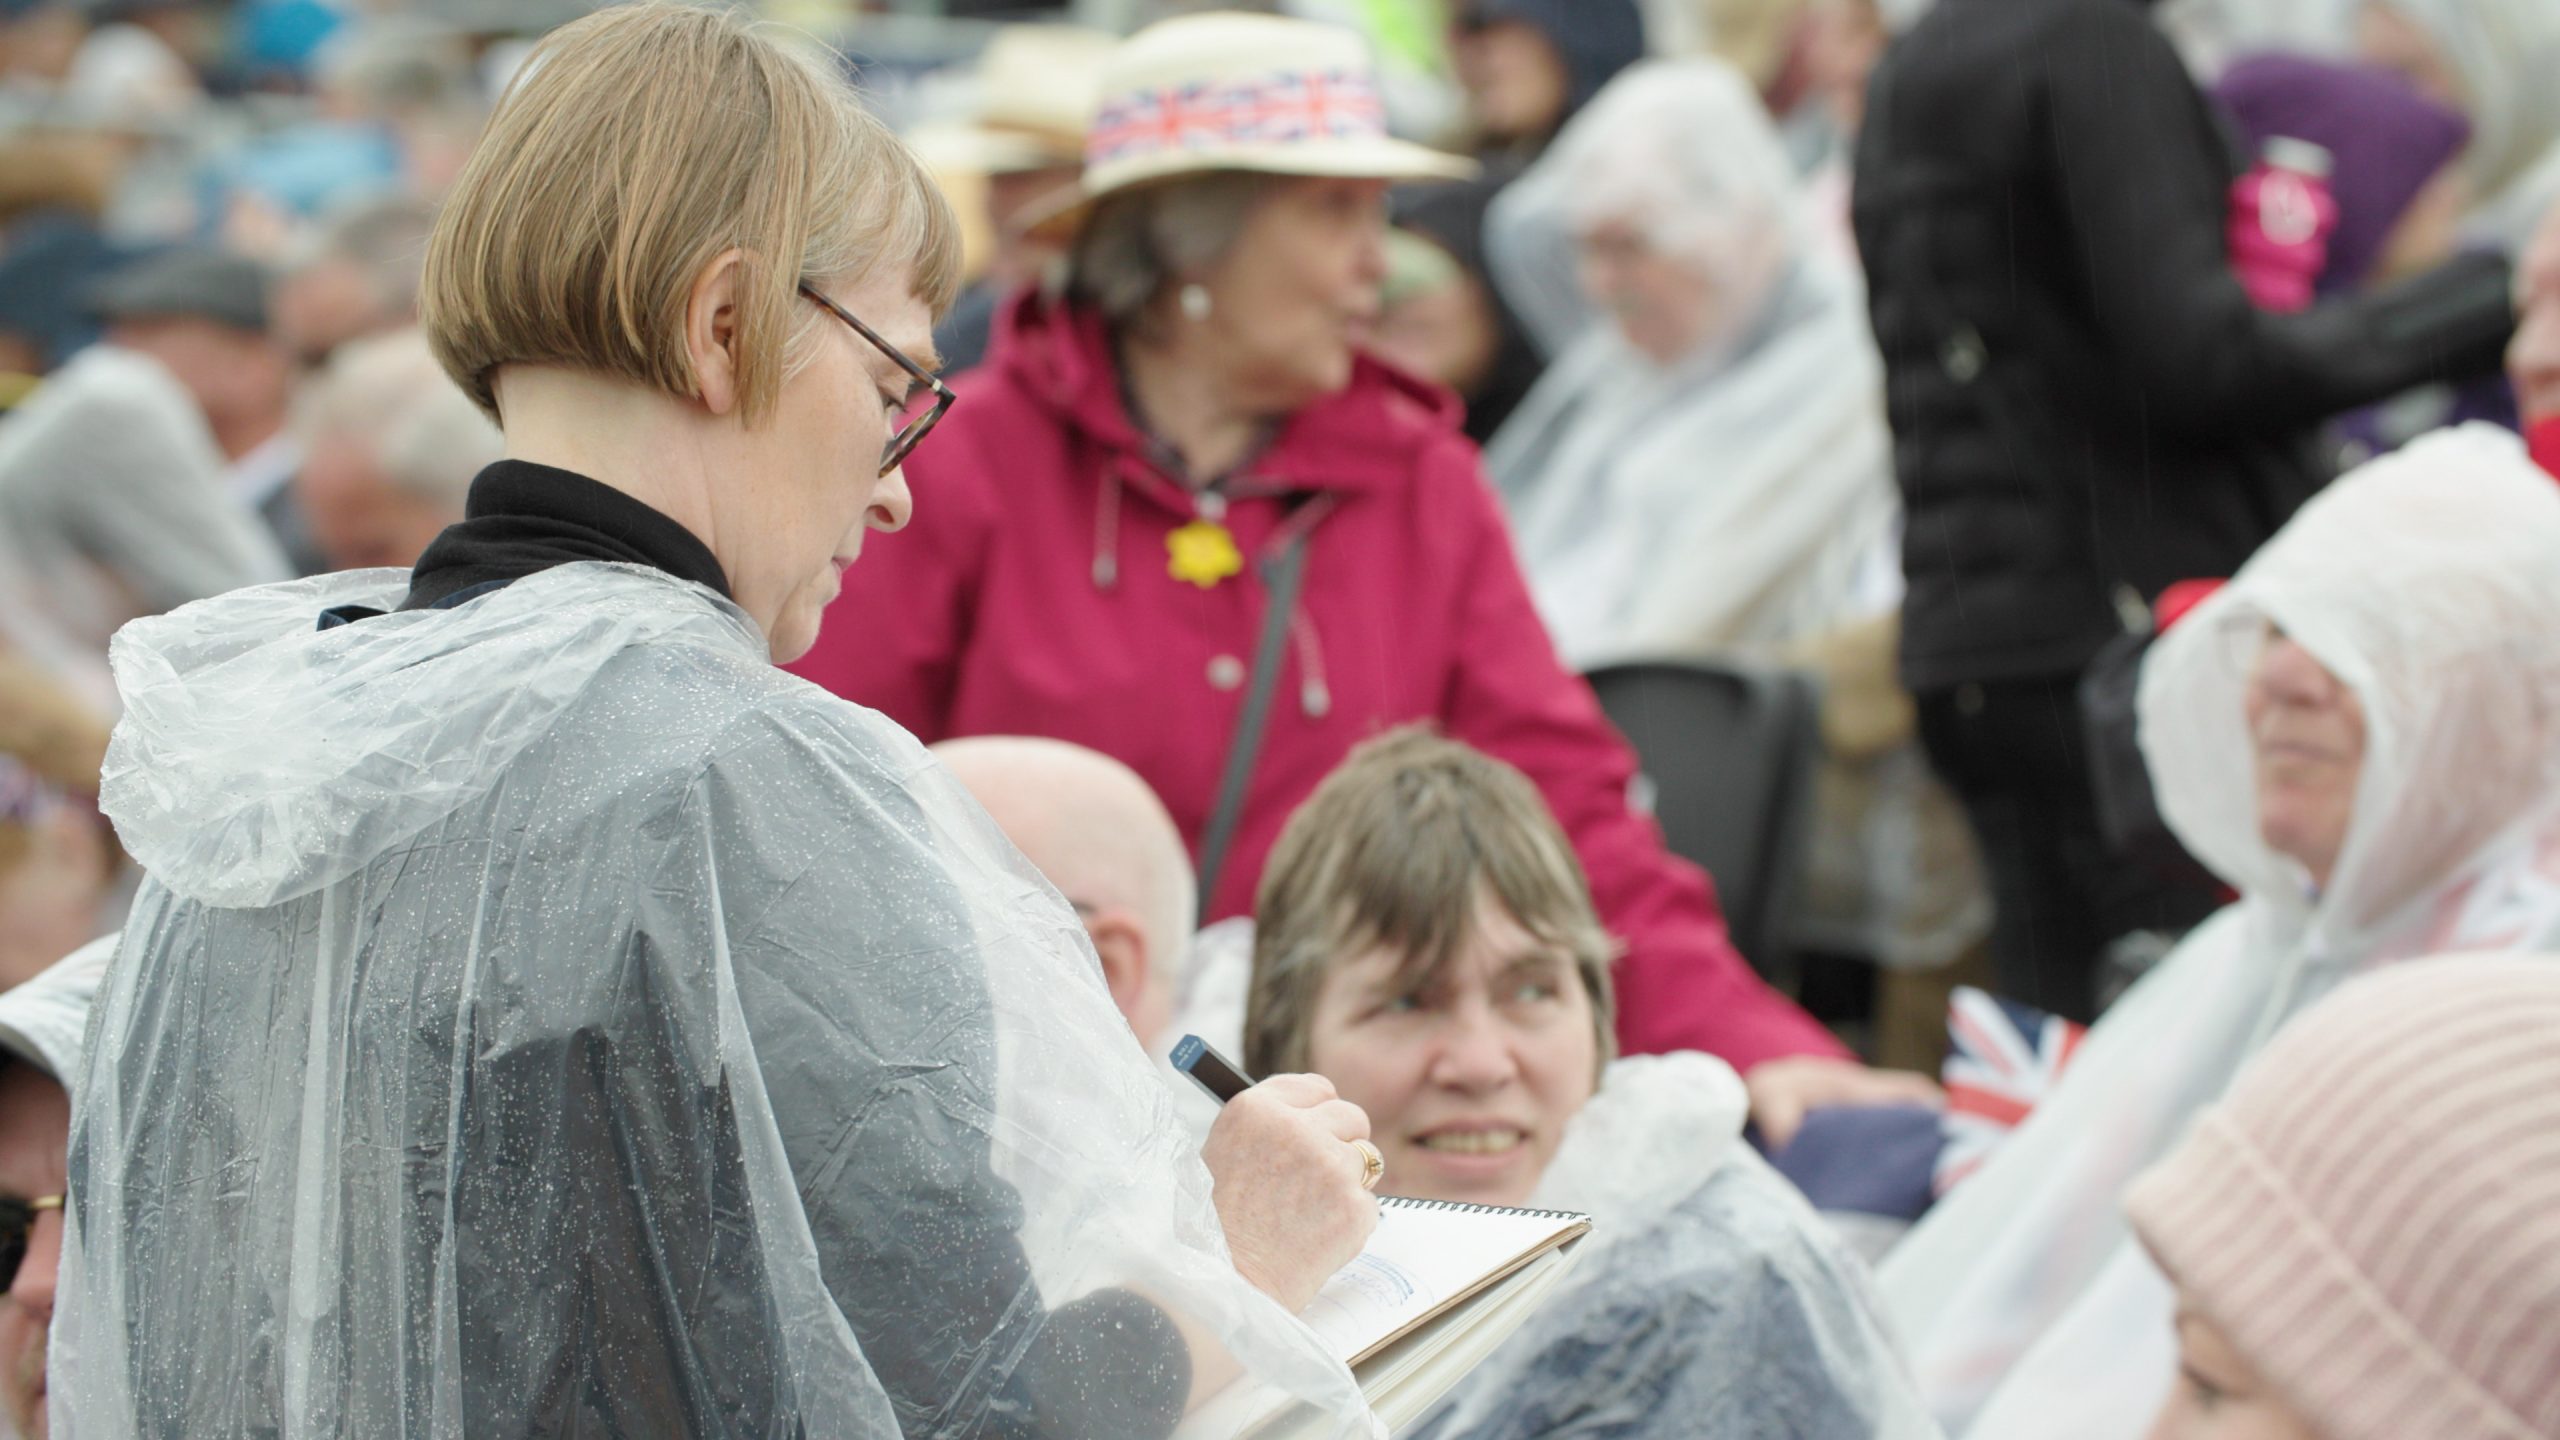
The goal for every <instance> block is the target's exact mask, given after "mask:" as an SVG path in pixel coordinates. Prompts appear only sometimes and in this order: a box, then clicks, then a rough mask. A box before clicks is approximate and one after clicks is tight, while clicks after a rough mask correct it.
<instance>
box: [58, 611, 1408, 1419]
mask: <svg viewBox="0 0 2560 1440" xmlns="http://www.w3.org/2000/svg"><path fill="white" fill-rule="evenodd" d="M406 583H407V575H406V573H405V572H392V571H373V572H361V573H357V574H353V575H348V576H340V577H335V578H330V579H323V580H315V581H304V582H295V583H292V584H286V585H280V586H274V587H268V588H263V589H257V590H249V591H243V592H239V593H236V594H232V595H228V596H224V597H221V598H218V599H215V600H210V601H205V602H202V603H199V604H195V605H190V606H187V607H185V608H183V609H181V610H178V611H176V612H174V613H172V614H170V615H167V616H164V617H160V618H157V619H153V620H148V621H143V622H140V623H137V624H135V625H134V626H132V627H130V628H128V629H127V630H126V631H125V632H124V633H123V634H122V635H121V636H119V637H118V640H117V643H116V652H115V661H116V669H117V676H118V680H119V682H120V684H121V685H122V687H123V692H124V698H125V703H126V707H127V709H126V716H125V721H124V724H123V725H122V727H121V728H120V729H119V730H118V731H117V734H116V739H115V744H114V749H113V752H112V754H111V756H110V758H109V761H108V766H107V777H106V787H105V804H106V809H107V811H108V812H109V814H110V815H111V816H112V817H113V819H114V820H115V822H116V825H117V828H118V830H119V832H120V833H121V835H122V836H123V838H124V841H125V843H126V844H127V845H128V846H129V847H130V848H131V850H132V852H133V854H134V856H135V857H136V858H137V859H138V860H139V861H140V862H141V863H142V864H143V866H145V867H146V869H147V870H148V872H149V875H150V879H149V880H148V881H147V882H146V884H145V886H144V888H143V891H142V894H141V896H140V899H139V900H138V902H137V904H136V905H135V907H134V910H133V914H132V917H131V920H130V922H129V924H128V926H127V928H126V931H125V942H124V946H123V949H122V951H121V953H120V955H119V958H118V962H117V964H116V966H115V969H114V971H113V974H112V976H111V979H110V983H109V985H108V987H107V990H106V992H105V993H104V994H103V995H102V996H101V997H100V1001H99V1010H98V1016H97V1020H96V1028H95V1030H94V1032H93V1033H94V1037H95V1044H94V1046H93V1049H92V1052H91V1055H90V1058H89V1064H88V1068H87V1072H86V1084H85V1087H84V1089H83V1091H82V1104H83V1107H84V1108H83V1110H82V1112H81V1115H80V1118H79V1122H78V1125H77V1127H76V1130H75V1133H74V1137H73V1143H72V1151H71V1169H72V1176H73V1181H72V1183H73V1194H74V1197H75V1198H74V1202H73V1211H74V1213H73V1215H72V1217H71V1218H72V1223H71V1226H70V1228H69V1236H68V1243H67V1250H66V1257H65V1265H66V1273H65V1278H64V1281H63V1290H62V1308H61V1311H60V1315H59V1319H58V1321H57V1323H56V1330H55V1341H54V1344H55V1349H54V1373H53V1384H54V1387H55V1388H54V1392H53V1409H52V1419H53V1424H54V1434H55V1435H56V1436H57V1437H61V1440H88V1437H101V1436H116V1437H123V1436H131V1435H147V1436H164V1435H165V1436H174V1435H187V1436H230V1435H248V1434H258V1435H276V1436H284V1437H295V1436H357V1435H361V1436H367V1437H377V1436H453V1435H463V1434H471V1435H533V1434H543V1435H559V1434H578V1435H662V1434H692V1435H747V1434H754V1435H783V1434H790V1435H804V1436H811V1437H819V1436H859V1437H895V1436H899V1435H902V1434H903V1435H906V1436H925V1435H931V1436H963V1435H966V1436H979V1435H988V1436H1035V1435H1036V1436H1044V1437H1045V1436H1079V1437H1081V1436H1092V1437H1111V1440H1127V1437H1131V1436H1142V1435H1147V1434H1151V1433H1155V1434H1160V1433H1163V1431H1164V1430H1165V1429H1166V1428H1167V1426H1168V1425H1169V1424H1170V1420H1171V1416H1172V1412H1173V1411H1174V1410H1175V1409H1178V1408H1179V1406H1180V1403H1181V1399H1182V1395H1183V1389H1184V1386H1185V1385H1186V1384H1187V1379H1188V1375H1189V1374H1190V1371H1189V1369H1188V1367H1187V1363H1186V1361H1185V1360H1184V1357H1183V1352H1182V1350H1181V1349H1180V1342H1179V1341H1178V1340H1177V1338H1176V1336H1175V1334H1174V1329H1173V1326H1172V1324H1171V1322H1170V1321H1168V1320H1167V1318H1166V1313H1165V1312H1166V1310H1168V1309H1170V1310H1174V1311H1178V1312H1180V1313H1182V1314H1183V1315H1185V1316H1187V1317H1189V1319H1190V1320H1191V1321H1193V1322H1195V1323H1196V1324H1197V1325H1198V1326H1199V1327H1200V1328H1201V1329H1202V1330H1204V1331H1206V1332H1208V1333H1210V1334H1214V1335H1215V1336H1216V1337H1217V1339H1218V1343H1221V1344H1223V1346H1224V1347H1225V1348H1226V1350H1227V1351H1228V1352H1229V1353H1230V1354H1231V1355H1232V1356H1233V1357H1234V1358H1235V1359H1237V1360H1238V1361H1239V1362H1241V1364H1242V1365H1243V1367H1244V1368H1245V1370H1246V1371H1247V1372H1248V1373H1249V1374H1251V1375H1253V1376H1255V1377H1257V1378H1258V1379H1260V1380H1263V1381H1266V1382H1269V1383H1271V1384H1272V1385H1274V1386H1276V1387H1278V1388H1279V1389H1281V1390H1284V1391H1287V1392H1290V1393H1294V1394H1296V1395H1299V1396H1301V1397H1303V1398H1305V1399H1307V1400H1309V1401H1312V1402H1314V1403H1316V1404H1317V1405H1319V1406H1321V1407H1324V1408H1325V1409H1327V1410H1328V1411H1330V1412H1331V1413H1332V1414H1334V1415H1336V1416H1339V1417H1341V1418H1340V1423H1339V1433H1342V1434H1345V1435H1361V1434H1368V1433H1371V1432H1372V1429H1373V1426H1372V1422H1371V1421H1370V1420H1369V1419H1368V1417H1367V1415H1366V1412H1365V1411H1364V1410H1362V1409H1361V1408H1360V1405H1359V1401H1358V1397H1357V1392H1356V1390H1355V1389H1354V1388H1353V1386H1352V1382H1351V1379H1350V1375H1349V1372H1348V1371H1347V1370H1345V1369H1344V1368H1343V1367H1342V1366H1341V1365H1339V1364H1338V1363H1336V1362H1334V1361H1333V1360H1332V1359H1331V1358H1330V1357H1329V1356H1328V1355H1327V1354H1326V1352H1325V1351H1324V1349H1323V1347H1322V1346H1321V1345H1320V1343H1319V1342H1318V1341H1317V1340H1316V1339H1315V1338H1314V1337H1313V1335H1312V1334H1310V1333H1309V1332H1307V1331H1306V1330H1305V1329H1304V1328H1303V1327H1301V1326H1299V1325H1298V1324H1297V1323H1296V1322H1295V1321H1294V1320H1292V1319H1291V1318H1290V1317H1288V1316H1287V1315H1286V1314H1284V1313H1283V1312H1282V1311H1281V1309H1280V1308H1279V1307H1278V1306H1277V1305H1276V1304H1274V1303H1273V1302H1271V1301H1269V1300H1267V1299H1265V1298H1264V1297H1262V1296H1261V1295H1260V1294H1259V1293H1258V1292H1256V1291H1254V1290H1252V1289H1250V1288H1249V1287H1247V1286H1246V1285H1245V1284H1244V1282H1243V1281H1242V1280H1241V1279H1239V1278H1238V1277H1237V1275H1236V1273H1235V1271H1234V1269H1233V1267H1232V1265H1231V1264H1230V1262H1229V1259H1228V1256H1227V1251H1226V1248H1225V1242H1224V1239H1223V1236H1222V1233H1221V1231H1220V1230H1219V1228H1218V1222H1217V1219H1216V1216H1215V1213H1214V1211H1213V1209H1212V1207H1211V1204H1210V1197H1209V1177H1208V1173H1207V1172H1206V1171H1205V1170H1204V1169H1203V1168H1202V1166H1201V1165H1200V1163H1199V1161H1198V1160H1197V1158H1196V1152H1195V1151H1194V1149H1193V1148H1192V1145H1191V1143H1190V1140H1189V1137H1188V1136H1187V1135H1186V1134H1185V1133H1184V1132H1183V1131H1182V1130H1181V1128H1180V1127H1179V1126H1178V1125H1177V1124H1176V1123H1175V1121H1174V1119H1173V1117H1172V1113H1171V1111H1170V1109H1169V1107H1168V1105H1167V1101H1166V1096H1165V1091H1164V1088H1163V1087H1162V1085H1161V1084H1160V1083H1159V1082H1158V1081H1157V1079H1156V1077H1155V1075H1154V1073H1153V1071H1152V1070H1151V1068H1150V1066H1149V1063H1148V1061H1147V1059H1146V1057H1145V1056H1144V1054H1143V1053H1141V1051H1140V1050H1139V1048H1138V1046H1137V1045H1136V1043H1135V1042H1134V1041H1133V1040H1132V1039H1131V1037H1130V1035H1129V1033H1128V1030H1127V1027H1126V1025H1125V1024H1124V1023H1123V1022H1122V1020H1121V1019H1120V1016H1119V1014H1118V1012H1117V1011H1116V1010H1114V1009H1113V1008H1112V1005H1111V1000H1110V996H1109V995H1108V993H1107V992H1106V991H1105V990H1104V988H1103V986H1102V983H1101V979H1100V975H1099V971H1098V967H1097V965H1096V962H1095V961H1094V959H1093V957H1092V954H1091V950H1090V948H1089V946H1088V945H1087V944H1086V942H1085V940H1084V938H1083V933H1082V931H1081V929H1080V928H1079V926H1078V924H1077V922H1076V919H1075V916H1074V915H1073V913H1072V912H1071V911H1070V910H1069V909H1068V908H1067V906H1066V905H1065V903H1064V902H1063V901H1061V900H1060V899H1059V898H1058V897H1057V895H1056V893H1055V892H1054V891H1052V890H1050V889H1049V888H1048V887H1047V885H1046V884H1045V883H1043V882H1042V881H1041V880H1040V879H1039V878H1038V877H1037V876H1036V875H1035V874H1034V873H1033V872H1032V871H1031V870H1030V868H1029V867H1028V866H1027V865H1025V864H1024V863H1023V862H1022V861H1021V860H1020V859H1019V857H1018V856H1016V855H1015V854H1014V852H1013V850H1012V848H1011V847H1010V846H1009V845H1007V844H1006V843H1005V842H1004V841H1003V839H1002V838H1001V836H1000V835H999V834H998V833H997V832H996V830H995V829H994V827H993V826H992V825H991V824H990V823H988V822H987V820H986V819H985V817H984V815H983V813H982V812H980V811H979V810H978V809H977V807H976V806H975V804H974V803H973V802H972V801H970V800H969V799H968V798H967V797H966V795H965V793H964V792H963V791H962V790H961V789H960V787H959V786H958V785H957V784H956V783H955V782H953V781H952V780H951V779H950V778H949V777H948V776H947V775H946V774H945V773H944V772H943V771H942V770H941V768H940V766H939V765H938V764H937V763H936V762H935V761H933V760H932V759H931V758H930V757H929V756H928V755H927V754H926V752H925V751H924V750H923V749H922V748H921V747H920V746H919V745H917V744H916V743H915V741H914V740H913V739H912V738H911V737H909V736H908V735H907V734H906V733H905V732H903V731H901V730H899V729H897V728H896V727H895V726H893V725H891V724H890V723H889V722H887V721H886V720H883V719H882V718H881V717H879V716H878V715H876V714H874V713H872V712H870V711H867V710H863V709H860V708H858V707H855V706H853V705H850V704H847V703H845V702H843V701H840V700H837V699H834V698H833V697H830V696H828V695H826V694H825V693H823V692H822V691H820V690H818V689H817V688H816V687H814V686H811V685H809V684H807V683H806V682H804V681H801V680H798V679H795V678H793V677H791V676H789V675H786V674H784V673H782V672H780V671H777V670H775V669H773V668H772V667H771V666H770V664H769V663H768V658H767V652H766V648H765V644H764V641H763V638H762V637H761V635H760V634H759V633H758V632H757V630H756V629H755V627H754V626H753V624H752V623H751V622H750V621H749V620H748V619H747V617H746V616H745V615H744V614H743V612H740V611H739V610H737V609H736V608H735V607H733V606H731V605H729V604H728V603H727V602H725V601H723V600H721V599H719V598H718V597H716V596H715V595H713V594H712V593H711V592H710V591H708V590H705V589H702V588H700V587H698V586H693V585H689V584H686V583H684V582H681V581H677V580H674V579H672V578H670V577H668V576H666V575H663V574H660V573H658V572H655V571H648V570H641V569H635V568H630V567H622V566H611V565H599V564H574V565H567V566H563V567H560V568H557V569H553V570H548V571H544V572H542V573H540V574H537V575H534V576H532V577H530V578H527V579H524V580H521V581H519V582H517V583H516V584H514V585H512V586H510V587H508V588H506V589H504V590H502V591H498V592H496V593H493V594H490V595H486V596H483V597H481V598H479V599H476V600H473V601H471V602H470V603H468V604H465V605H462V606H460V607H458V608H455V609H451V610H428V611H418V612H412V613H405V614H403V613H394V614H389V615H382V616H377V617H375V618H371V619H363V620H358V621H356V622H355V623H353V624H348V625H343V626H339V627H337V628H334V629H328V630H318V629H315V628H314V622H315V620H316V619H317V617H318V616H319V615H320V614H321V612H322V611H323V610H324V609H328V608H330V607H336V606H344V605H350V604H354V605H363V606H369V607H373V608H377V609H387V608H390V607H393V606H396V605H397V604H398V603H399V602H400V599H401V596H402V594H403V593H404V591H405V587H406ZM999 1175H1001V1176H1003V1177H1009V1179H1010V1183H1007V1182H1006V1180H1005V1179H1000V1178H999ZM1025 1231H1036V1232H1038V1233H1047V1234H1061V1235H1070V1236H1072V1237H1073V1241H1074V1246H1073V1249H1072V1251H1071V1252H1064V1251H1053V1252H1052V1253H1048V1254H1043V1255H1036V1256H1026V1255H1025V1254H1024V1252H1023V1248H1022V1246H1021V1244H1020V1243H1019V1242H1018V1240H1017V1233H1018V1232H1025ZM1035 1268H1036V1271H1037V1274H1038V1275H1039V1277H1040V1279H1039V1281H1038V1282H1036V1283H1035V1280H1034V1278H1033V1275H1034V1272H1035ZM1140 1292H1143V1295H1144V1296H1145V1297H1147V1298H1141V1293H1140Z"/></svg>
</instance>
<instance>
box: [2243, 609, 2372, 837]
mask: <svg viewBox="0 0 2560 1440" xmlns="http://www.w3.org/2000/svg"><path fill="white" fill-rule="evenodd" d="M2263 634H2264V637H2265V638H2264V639H2263V641H2262V642H2261V643H2260V645H2259V649H2258V655H2257V660H2256V663H2255V664H2254V665H2252V666H2251V667H2250V671H2249V688H2248V693H2247V697H2246V699H2245V701H2244V702H2243V703H2244V704H2245V705H2246V707H2247V715H2248V721H2249V740H2250V744H2251V747H2252V748H2253V750H2254V751H2255V753H2256V756H2257V778H2258V827H2259V833H2260V834H2261V835H2262V836H2263V837H2264V838H2265V840H2266V842H2267V845H2268V847H2269V848H2270V849H2273V850H2274V851H2276V852H2277V853H2278V854H2282V855H2288V856H2291V857H2292V858H2293V859H2295V860H2297V861H2299V862H2301V864H2302V866H2303V868H2305V869H2307V870H2309V871H2310V872H2311V876H2312V879H2313V880H2314V881H2316V882H2317V883H2319V884H2320V885H2321V886H2323V887H2324V888H2325V887H2326V886H2327V884H2328V883H2329V879H2330V876H2331V875H2332V873H2333V872H2334V871H2335V870H2336V868H2337V864H2338V854H2339V852H2340V851H2341V850H2343V849H2344V848H2345V847H2346V843H2347V828H2348V826H2349V824H2350V823H2351V822H2352V821H2353V820H2354V818H2355V801H2356V782H2357V781H2358V780H2359V779H2360V778H2362V776H2363V773H2364V751H2365V723H2364V707H2363V705H2362V704H2361V703H2360V702H2358V700H2357V699H2356V693H2355V692H2354V691H2353V690H2350V689H2348V688H2347V687H2346V686H2345V685H2343V684H2341V683H2339V681H2338V678H2337V677H2336V676H2335V675H2332V674H2330V673H2329V671H2328V669H2327V668H2326V667H2324V666H2322V665H2321V663H2320V662H2319V661H2317V660H2315V659H2313V658H2312V657H2311V652H2310V651H2308V650H2305V649H2303V648H2302V647H2301V646H2300V645H2298V644H2296V643H2294V641H2293V640H2291V639H2290V638H2288V637H2287V636H2286V635H2285V634H2284V633H2283V632H2282V631H2275V630H2269V631H2265V632H2263Z"/></svg>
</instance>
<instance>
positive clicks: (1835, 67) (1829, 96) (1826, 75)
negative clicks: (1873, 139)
mask: <svg viewBox="0 0 2560 1440" xmlns="http://www.w3.org/2000/svg"><path fill="white" fill-rule="evenodd" d="M1891 38H1892V37H1891V36H1890V35H1887V34H1886V33H1885V28H1884V17H1883V16H1882V15H1880V14H1878V13H1877V11H1876V5H1875V0H1815V3H1814V4H1813V5H1812V6H1811V7H1810V8H1809V9H1807V10H1806V11H1805V19H1804V36H1803V47H1804V48H1803V56H1804V67H1805V84H1806V86H1807V87H1808V88H1809V89H1810V90H1811V91H1812V93H1813V95H1814V97H1815V98H1816V99H1817V100H1819V101H1820V102H1821V104H1822V108H1823V111H1824V112H1825V113H1826V114H1828V115H1829V116H1830V117H1831V124H1832V127H1833V128H1834V129H1836V130H1838V131H1839V132H1840V134H1841V135H1843V136H1844V137H1845V136H1850V135H1855V134H1857V133H1858V127H1859V126H1860V125H1862V124H1864V123H1866V118H1867V77H1868V76H1869V75H1871V74H1873V73H1874V72H1875V68H1876V62H1877V61H1878V60H1880V59H1883V58H1884V47H1885V43H1886V42H1887V41H1888V40H1890V39H1891Z"/></svg>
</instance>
